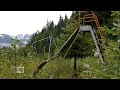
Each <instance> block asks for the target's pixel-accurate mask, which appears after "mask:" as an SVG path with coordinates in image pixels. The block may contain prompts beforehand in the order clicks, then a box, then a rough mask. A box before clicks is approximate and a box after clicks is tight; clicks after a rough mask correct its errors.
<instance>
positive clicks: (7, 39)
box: [0, 34, 32, 47]
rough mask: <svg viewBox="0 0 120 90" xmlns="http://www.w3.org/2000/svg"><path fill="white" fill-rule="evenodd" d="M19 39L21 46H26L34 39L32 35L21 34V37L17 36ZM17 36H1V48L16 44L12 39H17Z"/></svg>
mask: <svg viewBox="0 0 120 90" xmlns="http://www.w3.org/2000/svg"><path fill="white" fill-rule="evenodd" d="M16 36H17V38H18V39H19V40H21V43H19V44H21V45H26V44H27V43H28V41H29V40H30V39H31V37H32V34H30V35H29V34H25V35H23V34H19V35H16ZM16 36H12V35H8V34H0V47H3V46H5V47H7V46H9V45H10V44H11V43H14V40H13V39H12V38H15V37H16Z"/></svg>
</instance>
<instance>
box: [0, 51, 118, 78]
mask: <svg viewBox="0 0 120 90" xmlns="http://www.w3.org/2000/svg"><path fill="white" fill-rule="evenodd" d="M44 60H45V59H44V58H42V57H41V56H40V57H35V56H32V55H30V56H28V57H26V58H24V57H21V56H19V55H18V56H17V58H16V65H17V66H24V73H22V74H15V73H12V72H11V67H12V66H14V65H15V64H14V58H12V59H11V60H10V59H9V58H8V55H7V53H5V52H3V53H2V52H1V55H0V78H1V79H72V75H73V74H74V71H73V67H74V59H64V58H57V59H55V60H53V61H51V62H49V63H47V64H46V65H45V66H44V67H43V68H42V69H41V70H40V71H39V73H38V74H37V75H36V77H33V75H32V73H33V72H34V70H35V69H36V68H37V66H38V65H39V64H41V63H42V62H43V61H44ZM119 66H120V61H119V60H118V59H114V60H113V58H110V57H107V56H106V58H105V64H101V62H100V60H99V58H95V57H86V58H83V59H80V58H78V59H77V78H76V79H119V78H120V67H119Z"/></svg>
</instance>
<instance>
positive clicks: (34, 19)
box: [0, 11, 72, 35]
mask: <svg viewBox="0 0 120 90" xmlns="http://www.w3.org/2000/svg"><path fill="white" fill-rule="evenodd" d="M71 13H72V11H0V34H9V35H18V34H32V33H35V32H36V31H37V30H39V31H41V29H42V28H43V27H44V26H45V25H46V23H47V19H48V21H49V20H53V21H54V23H55V24H57V23H58V20H59V16H60V15H61V16H63V17H64V16H65V14H67V16H68V18H69V17H70V15H71Z"/></svg>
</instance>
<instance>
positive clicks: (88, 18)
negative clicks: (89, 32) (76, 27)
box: [79, 11, 106, 46]
mask: <svg viewBox="0 0 120 90" xmlns="http://www.w3.org/2000/svg"><path fill="white" fill-rule="evenodd" d="M86 12H89V14H86V15H84V16H83V17H82V18H81V17H80V15H79V23H80V24H81V25H85V24H86V23H88V22H94V23H95V24H96V26H97V29H98V32H99V35H100V38H98V41H99V42H100V41H102V43H103V45H104V46H106V45H105V38H104V33H103V31H102V27H101V26H100V23H99V21H98V18H97V16H96V14H95V13H94V12H93V11H80V14H81V13H86Z"/></svg>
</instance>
